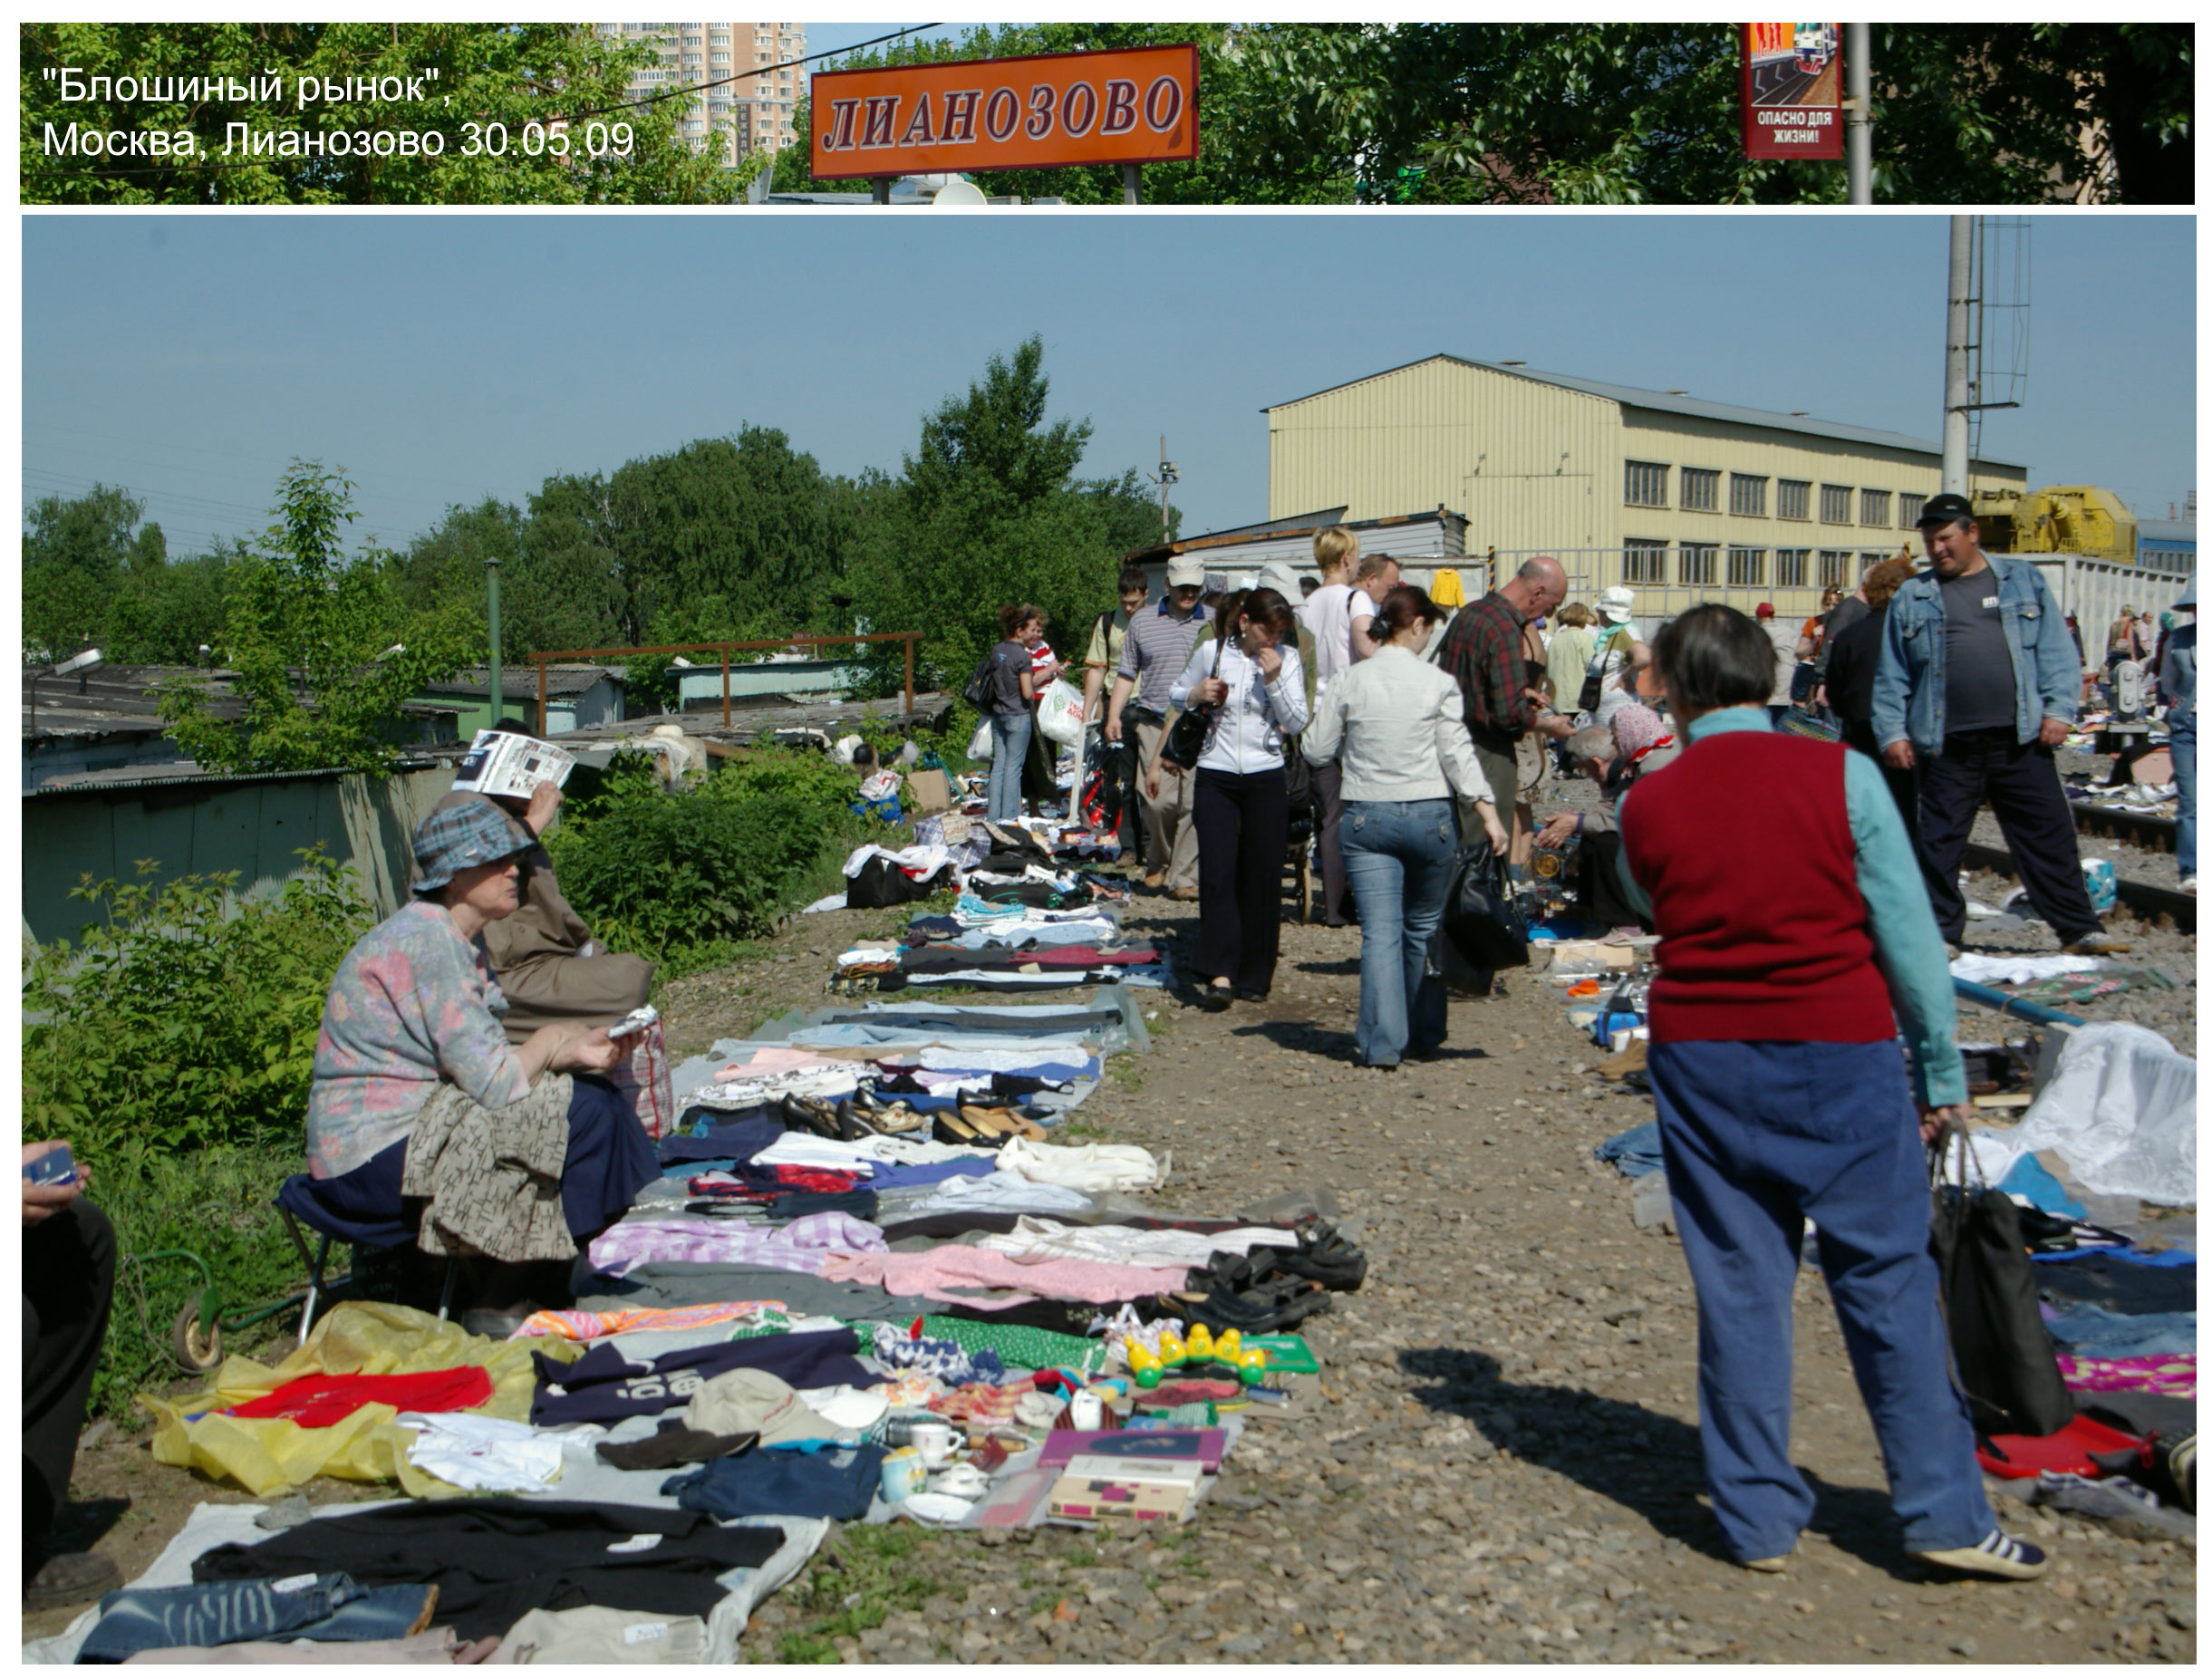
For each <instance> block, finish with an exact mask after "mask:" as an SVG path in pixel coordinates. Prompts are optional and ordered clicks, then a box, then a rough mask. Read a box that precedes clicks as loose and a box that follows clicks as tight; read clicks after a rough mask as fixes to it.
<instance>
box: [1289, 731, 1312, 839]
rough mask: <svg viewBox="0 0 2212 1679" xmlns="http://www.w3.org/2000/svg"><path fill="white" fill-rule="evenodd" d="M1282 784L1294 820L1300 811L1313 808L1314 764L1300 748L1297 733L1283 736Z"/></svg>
mask: <svg viewBox="0 0 2212 1679" xmlns="http://www.w3.org/2000/svg"><path fill="white" fill-rule="evenodd" d="M1282 786H1283V794H1284V796H1285V797H1286V798H1288V799H1289V801H1290V815H1291V819H1292V820H1293V821H1295V820H1296V819H1297V817H1298V814H1299V812H1300V811H1302V810H1310V809H1312V808H1313V766H1312V765H1310V764H1309V763H1308V762H1307V761H1306V755H1305V754H1304V753H1303V752H1301V751H1299V749H1298V737H1297V736H1295V735H1285V736H1284V737H1283V738H1282Z"/></svg>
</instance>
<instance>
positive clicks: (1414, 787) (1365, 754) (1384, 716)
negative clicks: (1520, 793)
mask: <svg viewBox="0 0 2212 1679" xmlns="http://www.w3.org/2000/svg"><path fill="white" fill-rule="evenodd" d="M1430 639H1431V640H1433V641H1435V640H1442V639H1443V638H1442V637H1432V638H1430ZM1299 745H1300V746H1301V748H1303V750H1304V751H1305V754H1306V757H1307V759H1308V761H1309V762H1310V763H1315V764H1326V763H1328V762H1330V761H1331V760H1341V762H1342V763H1343V765H1344V796H1345V797H1346V798H1347V799H1359V800H1363V801H1367V802H1370V803H1375V804H1396V803H1408V804H1410V803H1411V802H1413V801H1414V800H1415V799H1430V798H1448V797H1450V796H1452V795H1453V794H1454V793H1457V794H1459V795H1460V796H1461V797H1463V798H1474V799H1493V800H1494V798H1495V795H1494V794H1492V791H1491V789H1490V783H1489V782H1488V781H1486V780H1485V779H1483V769H1482V766H1481V764H1480V763H1478V762H1477V761H1476V759H1475V756H1474V743H1473V741H1471V740H1470V739H1468V738H1467V724H1466V720H1465V711H1464V709H1463V701H1462V700H1461V699H1460V692H1459V684H1458V683H1457V682H1454V680H1452V679H1451V678H1450V677H1448V676H1446V675H1445V674H1444V672H1443V671H1439V670H1438V669H1437V668H1436V667H1435V666H1434V665H1432V664H1427V663H1425V662H1423V661H1421V660H1419V659H1417V658H1415V656H1414V655H1413V654H1412V653H1411V652H1409V651H1407V650H1406V649H1405V648H1403V647H1400V646H1398V645H1396V643H1395V642H1394V643H1392V644H1390V645H1388V646H1385V647H1382V648H1379V649H1377V650H1376V654H1375V657H1373V658H1372V659H1368V660H1365V661H1362V662H1361V663H1359V664H1358V665H1357V666H1355V667H1354V668H1353V669H1352V670H1350V671H1347V672H1346V674H1345V676H1344V679H1343V680H1341V681H1339V682H1338V683H1337V684H1336V685H1335V686H1334V687H1332V688H1330V690H1328V694H1327V696H1325V697H1324V698H1323V699H1321V700H1318V701H1317V702H1316V703H1315V706H1314V718H1313V727H1312V729H1309V730H1308V731H1307V734H1306V736H1305V738H1303V739H1302V740H1301V741H1300V743H1299Z"/></svg>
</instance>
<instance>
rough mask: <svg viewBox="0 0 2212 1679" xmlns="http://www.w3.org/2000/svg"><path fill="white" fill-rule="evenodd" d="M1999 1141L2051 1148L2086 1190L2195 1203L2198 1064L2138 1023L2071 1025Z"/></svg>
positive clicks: (2162, 1201) (2179, 1204) (2173, 1203)
mask: <svg viewBox="0 0 2212 1679" xmlns="http://www.w3.org/2000/svg"><path fill="white" fill-rule="evenodd" d="M2007 1141H2008V1142H2010V1143H2012V1144H2013V1146H2014V1152H2015V1153H2017V1152H2018V1151H2020V1150H2024V1149H2053V1150H2055V1151H2056V1152H2057V1153H2058V1156H2059V1158H2060V1159H2061V1160H2062V1161H2064V1162H2065V1163H2066V1166H2067V1170H2068V1171H2070V1172H2072V1174H2073V1176H2074V1180H2075V1181H2076V1182H2079V1183H2080V1184H2081V1186H2082V1188H2083V1189H2085V1190H2088V1191H2089V1192H2091V1194H2095V1195H2132V1196H2134V1197H2135V1198H2136V1199H2137V1200H2139V1201H2156V1202H2158V1203H2159V1205H2160V1206H2165V1207H2189V1206H2194V1205H2195V1204H2196V1201H2197V1063H2196V1062H2194V1061H2192V1060H2190V1059H2189V1058H2188V1057H2187V1056H2185V1055H2183V1054H2181V1053H2180V1052H2179V1051H2178V1050H2177V1049H2176V1048H2175V1047H2173V1046H2172V1045H2171V1044H2169V1043H2168V1042H2167V1041H2166V1039H2164V1038H2163V1037H2159V1035H2158V1034H2157V1033H2156V1032H2152V1031H2147V1030H2145V1029H2144V1028H2142V1027H2140V1026H2130V1025H2128V1024H2126V1023H2125V1022H2123V1021H2099V1022H2097V1023H2096V1024H2094V1025H2091V1026H2082V1027H2076V1028H2074V1030H2073V1033H2072V1037H2069V1038H2068V1039H2067V1042H2066V1047H2065V1048H2064V1049H2063V1050H2062V1052H2061V1053H2060V1055H2059V1063H2058V1066H2057V1068H2056V1069H2055V1070H2054V1071H2053V1073H2052V1075H2051V1082H2050V1083H2049V1084H2047V1085H2045V1086H2043V1092H2042V1094H2041V1095H2038V1096H2037V1097H2036V1098H2035V1103H2034V1105H2033V1106H2032V1107H2030V1108H2029V1109H2028V1111H2027V1114H2026V1115H2025V1116H2024V1118H2023V1119H2022V1120H2021V1122H2020V1127H2019V1129H2018V1130H2016V1131H2014V1133H2013V1134H2012V1135H2011V1137H2010V1138H2009V1139H2007Z"/></svg>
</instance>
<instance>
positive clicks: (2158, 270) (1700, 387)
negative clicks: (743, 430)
mask: <svg viewBox="0 0 2212 1679" xmlns="http://www.w3.org/2000/svg"><path fill="white" fill-rule="evenodd" d="M2031 248H2032V254H2033V264H2032V275H2033V287H2032V296H2033V307H2032V309H2031V310H2030V312H2029V323H2030V332H2031V343H2032V353H2031V356H2030V368H2031V372H2030V377H2029V379H2028V381H2027V386H2026V391H2025V393H2024V401H2025V406H2024V407H2023V408H2022V409H2020V410H2016V411H2008V412H2000V413H1995V414H1992V415H1991V416H1990V417H1989V420H1988V425H1987V430H1986V432H1985V438H1984V443H1983V448H1984V452H1985V454H1988V455H1990V456H1992V457H1994V458H2001V459H2011V460H2019V461H2023V462H2024V463H2026V465H2027V466H2028V468H2029V470H2030V473H2031V481H2032V482H2034V483H2039V484H2041V483H2095V484H2102V485H2104V486H2106V487H2110V488H2111V489H2113V490H2116V491H2118V492H2119V493H2120V496H2121V497H2122V498H2123V499H2125V500H2126V501H2127V502H2128V503H2129V505H2130V507H2134V508H2135V509H2136V510H2137V512H2138V513H2139V514H2140V515H2142V516H2147V517H2164V516H2165V514H2166V507H2167V504H2168V503H2169V502H2174V503H2179V502H2180V501H2181V500H2182V499H2183V498H2184V497H2185V496H2186V495H2187V493H2188V490H2189V489H2190V488H2191V487H2192V486H2193V483H2194V472H2195V461H2196V454H2197V431H2196V395H2197V393H2196V375H2195V370H2196V364H2197V338H2196V303H2195V294H2196V279H2197V274H2196V246H2195V227H2194V223H2193V221H2192V220H2191V219H2190V218H2189V217H2143V216H2127V215H2111V214H2099V215H2094V216H2086V215H2079V214H2076V215H2057V216H2046V217H2036V218H2033V236H2032V246H2031ZM1945 255H1946V221H1945V218H1944V217H1940V216H1928V215H1923V216H1915V215H1904V214H1887V215H1881V216H1877V217H1849V216H1834V215H1811V216H1807V215H1776V214H1771V213H1769V214H1759V215H1744V214H1733V215H1731V214H1722V213H1712V214H1695V215H1628V214H1620V213H1607V214H1599V215H1573V214H1562V213H1551V214H1545V213H1535V214H1527V215H1512V214H1473V215H1469V214H1451V213H1445V214H1440V215H1437V214H1430V215H1414V214H1405V213H1389V212H1375V211H1368V212H1365V213H1355V214H1350V215H1315V214H1310V213H1308V214H1300V215H1283V214H1266V213H1261V214H1251V213H1246V214H1174V213H1144V214H1128V213H1124V212H1121V211H1118V210H1103V211H1090V212H1079V213H1054V212H1050V211H1036V210H1021V211H1011V210H996V211H989V212H980V213H972V214H955V213H949V212H944V211H937V210H930V209H900V210H892V211H880V212H876V211H868V210H816V211H806V210H798V211H775V212H769V211H760V210H749V211H748V210H738V211H722V212H710V213H701V214H690V215H653V214H606V213H570V214H565V215H556V216H538V215H520V214H508V215H496V216H469V215H450V214H413V215H368V214H361V213H346V212H340V213H337V214H321V215H317V214H289V215H224V214H215V213H203V214H198V215H187V216H173V217H170V216H161V217H141V216H135V215H114V216H104V217H82V216H49V215H38V214H26V215H25V216H24V218H23V265H24V285H23V298H24V339H23V343H24V375H23V377H24V496H25V499H26V502H27V501H28V500H30V499H34V498H35V497H39V496H42V495H48V494H63V495H69V494H76V493H80V492H81V491H82V489H83V488H85V487H89V486H90V485H91V484H92V482H93V481H94V480H100V481H103V482H106V483H109V484H114V485H120V486H122V487H126V488H128V489H130V491H132V492H133V493H135V494H137V495H140V496H141V497H145V498H146V500H147V502H148V504H149V516H150V517H153V518H156V519H159V521H160V522H161V523H162V525H163V526H164V528H165V529H166V530H167V531H168V532H169V536H170V543H171V551H172V552H189V551H194V550H197V549H198V548H199V547H202V546H204V545H205V544H206V543H207V541H208V539H209V538H210V537H212V536H228V535H236V534H244V533H247V532H251V531H256V530H258V529H259V528H260V527H261V526H263V525H264V524H266V521H267V515H266V507H267V504H268V502H269V499H270V497H271V495H272V492H273V489H274V487H275V481H276V478H277V475H278V474H279V473H280V472H281V471H282V469H283V468H284V467H285V463H286V462H287V461H288V460H289V459H290V458H293V457H294V456H300V457H304V458H311V459H319V460H322V461H324V462H325V463H326V464H334V465H341V466H343V468H345V469H346V470H347V472H348V474H349V476H351V477H352V478H353V479H354V480H355V482H356V483H357V484H358V485H359V487H360V490H359V499H358V505H359V507H360V509H361V511H362V515H363V516H362V520H361V521H360V522H359V523H358V524H357V525H355V526H354V527H353V529H354V532H355V533H356V535H359V536H368V535H374V536H377V537H378V538H380V539H382V541H384V542H386V543H389V544H393V545H398V544H402V543H404V542H405V541H406V540H407V539H408V538H410V537H411V536H414V535H416V534H418V533H420V532H421V531H423V530H425V529H427V528H429V527H430V526H432V525H434V524H435V523H436V522H437V520H438V519H439V518H440V516H441V515H442V513H443V511H444V509H445V508H446V507H448V506H449V505H451V504H454V503H473V502H474V501H476V500H478V499H480V498H481V497H483V496H485V495H487V494H490V495H495V496H497V497H502V498H504V499H509V500H514V501H517V502H520V501H523V500H524V499H526V497H527V496H528V495H529V494H530V492H531V491H532V490H534V489H536V487H537V486H538V485H539V483H540V482H541V481H542V480H543V479H544V478H546V477H547V476H549V475H551V474H554V473H556V472H590V471H594V470H597V471H612V470H613V468H617V467H619V466H621V465H622V464H623V462H624V461H626V460H630V459H633V458H637V457H640V456H643V455H650V454H654V453H659V452H662V451H666V450H669V449H675V448H677V447H680V446H681V444H683V443H685V442H687V441H689V440H691V439H695V438H700V437H711V436H719V435H723V434H727V433H731V432H734V431H736V430H737V429H738V428H739V426H740V425H741V424H747V423H751V424H757V425H767V426H774V427H778V428H780V429H783V430H785V431H786V432H787V433H788V434H789V435H790V437H791V439H792V440H793V442H794V444H795V445H796V446H797V448H799V449H804V450H807V451H808V452H810V453H812V454H813V455H814V456H815V457H816V458H817V459H818V460H820V461H821V463H822V464H823V466H824V467H825V468H827V469H829V470H831V471H835V472H846V473H850V472H856V471H858V470H859V469H861V468H864V467H868V466H876V467H881V468H885V469H886V470H890V471H896V470H897V468H898V467H899V463H900V457H901V455H902V452H903V451H905V450H908V449H913V447H914V445H915V440H916V437H917V433H918V429H919V425H920V421H921V419H922V415H923V414H924V413H925V412H926V411H928V410H932V409H933V408H934V407H935V406H936V405H937V404H938V403H939V402H940V401H941V400H943V398H944V397H945V396H946V395H947V394H949V393H952V392H955V391H961V390H963V389H965V387H966V386H967V384H968V383H969V382H970V381H971V380H973V379H975V378H977V377H979V376H980V372H981V371H982V368H983V364H984V362H985V359H986V358H987V357H988V356H990V354H992V353H993V352H1006V351H1009V350H1011V349H1012V348H1013V347H1014V345H1015V344H1016V343H1019V340H1020V339H1021V338H1022V337H1024V336H1025V335H1027V334H1029V333H1039V334H1041V335H1042V336H1043V338H1044V341H1045V347H1046V357H1045V366H1046V371H1047V372H1048V375H1049V377H1050V378H1051V381H1052V410H1053V412H1054V414H1055V416H1056V417H1057V416H1077V417H1088V418H1089V419H1090V420H1092V421H1093V422H1094V424H1095V426H1096V435H1095V437H1094V439H1093V441H1092V445H1091V451H1090V455H1089V458H1088V459H1087V462H1086V468H1085V469H1086V470H1087V472H1091V473H1097V474H1105V473H1108V472H1118V471H1119V470H1121V469H1122V468H1125V467H1139V468H1142V467H1145V466H1147V465H1149V464H1151V463H1152V462H1154V460H1156V458H1157V456H1158V439H1159V437H1160V435H1161V434H1162V433H1165V434H1166V437H1167V439H1168V449H1169V452H1170V453H1171V454H1172V455H1173V456H1174V458H1175V459H1176V461H1177V462H1178V463H1179V464H1180V466H1181V468H1182V475H1183V476H1182V482H1181V483H1180V484H1179V485H1178V486H1177V487H1176V490H1175V498H1176V502H1177V505H1178V506H1180V507H1183V509H1184V512H1185V524H1184V526H1183V528H1184V529H1185V531H1186V532H1194V531H1200V530H1206V529H1213V528H1219V527H1222V526H1231V525H1235V524H1241V523H1244V522H1248V521H1250V520H1253V519H1258V518H1261V517H1264V516H1266V508H1267V433H1266V421H1265V419H1264V418H1263V416H1262V415H1261V412H1260V410H1261V408H1262V407H1263V406H1264V405H1265V404H1268V403H1270V402H1278V401H1282V400H1288V399H1290V398H1294V397H1298V396H1302V395H1305V394H1307V393H1309V392H1310V391H1318V390H1320V389H1323V388H1325V387H1328V386H1329V385H1333V384H1338V383H1340V382H1343V381H1347V380H1352V379H1357V378H1360V377H1362V376H1364V375H1367V374H1369V373H1373V372H1379V371H1381V370H1383V369H1386V368H1389V367H1394V366H1396V365H1399V364H1401V363H1403V362H1410V361H1415V360H1417V359H1419V358H1421V357H1423V356H1426V355H1430V354H1433V353H1435V352H1449V353H1453V354H1457V355H1463V356H1467V357H1471V358H1474V359H1478V360H1499V359H1503V358H1508V357H1512V358H1517V359H1520V360H1523V361H1526V362H1529V363H1530V364H1531V366H1532V367H1535V368H1538V369H1541V370H1546V371H1551V372H1568V373H1577V374H1581V375H1584V376H1587V377H1590V378H1597V379H1607V380H1613V381H1619V382H1621V383H1624V384H1631V385H1643V386H1647V387H1654V388H1659V389H1664V388H1666V387H1669V386H1680V387H1683V388H1685V389H1686V390H1688V391H1693V392H1695V394H1697V395H1700V396H1707V397H1712V398H1714V399H1715V400H1723V401H1731V402H1740V403H1744V404H1746V405H1749V406H1752V407H1757V408H1767V409H1773V410H1784V411H1786V410H1792V409H1804V410H1810V411H1811V412H1812V413H1814V414H1817V415H1820V416H1822V417H1824V418H1829V419H1834V420H1847V421H1850V422H1853V423H1857V424H1861V425H1868V426H1876V427H1882V428H1887V429H1895V430H1898V431H1903V432H1907V433H1909V434H1911V435H1914V436H1917V437H1924V438H1931V439H1932V438H1934V437H1936V436H1937V434H1938V430H1939V420H1938V409H1939V406H1940V399H1941V394H1942V347H1943V314H1944V310H1943V303H1944V280H1945Z"/></svg>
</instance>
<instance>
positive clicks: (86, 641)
mask: <svg viewBox="0 0 2212 1679" xmlns="http://www.w3.org/2000/svg"><path fill="white" fill-rule="evenodd" d="M145 515H146V504H145V503H144V502H142V501H139V500H137V499H136V498H134V497H131V496H130V495H129V494H128V493H126V492H125V491H123V490H121V489H116V488H113V487H110V486H108V485H105V484H95V485H93V486H92V488H91V489H90V490H88V491H87V492H86V493H85V494H83V495H82V496H78V497H60V496H45V497H41V498H40V499H39V500H38V501H37V502H36V503H34V505H33V507H32V508H31V516H30V529H28V530H27V531H25V532H24V539H23V639H24V659H25V660H26V661H36V662H43V661H47V660H53V659H59V658H63V657H66V656H67V655H68V654H70V653H73V652H75V651H77V650H78V649H79V648H81V647H86V646H90V645H91V644H92V643H93V642H98V641H100V640H101V638H102V636H103V635H104V634H105V632H106V630H107V627H108V616H109V613H110V611H111V607H112V605H113V603H114V599H115V593H116V590H117V588H118V587H119V585H120V584H121V579H122V576H123V568H124V567H125V565H126V564H129V563H130V560H131V558H132V556H133V554H134V552H136V545H137V543H138V541H139V540H140V536H143V535H144V533H141V532H139V530H138V525H139V521H140V519H141V518H143V517H144V516H145ZM147 530H148V531H150V532H151V533H152V536H153V540H154V541H155V542H157V543H158V542H159V540H160V528H159V526H148V527H147Z"/></svg>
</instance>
